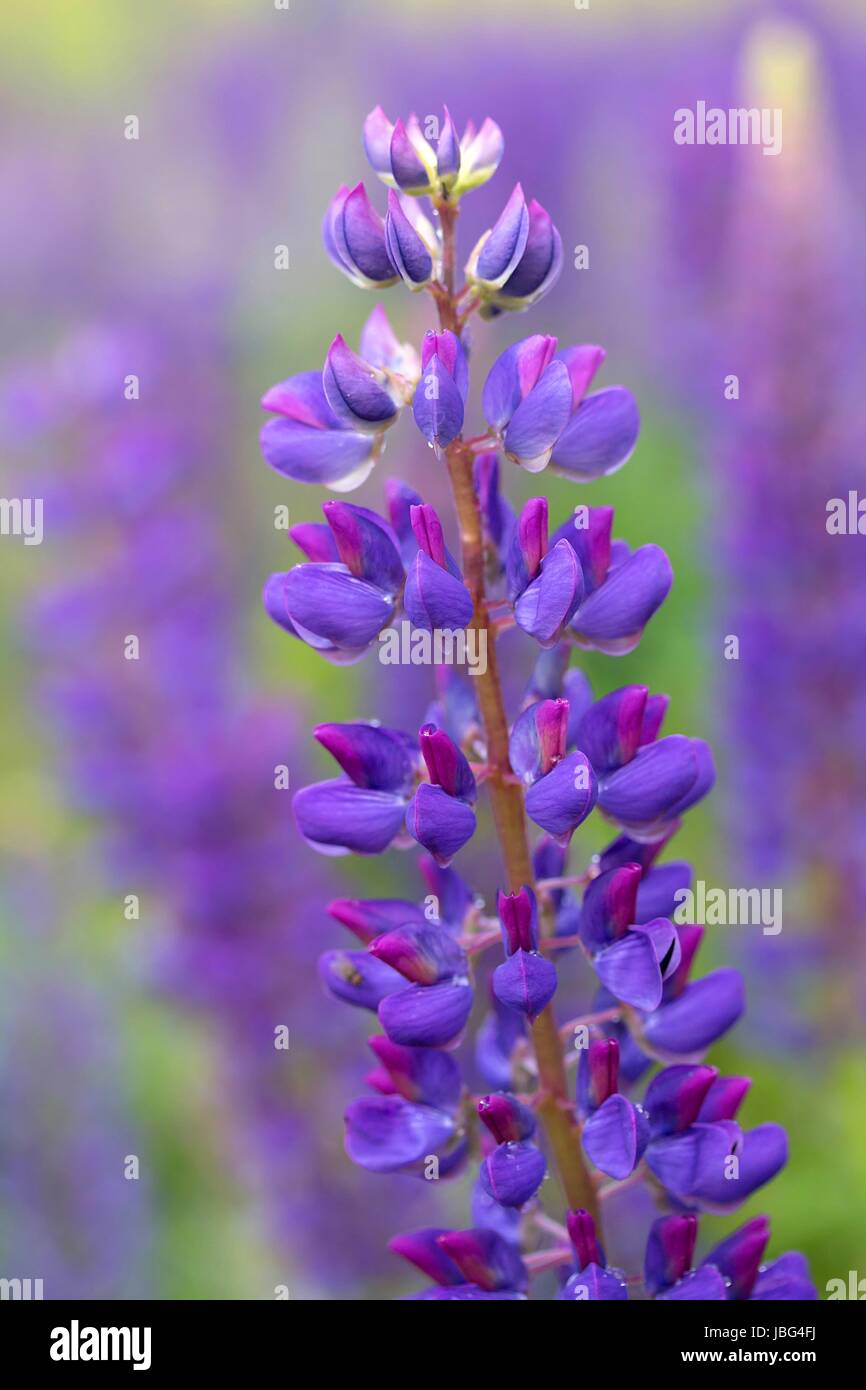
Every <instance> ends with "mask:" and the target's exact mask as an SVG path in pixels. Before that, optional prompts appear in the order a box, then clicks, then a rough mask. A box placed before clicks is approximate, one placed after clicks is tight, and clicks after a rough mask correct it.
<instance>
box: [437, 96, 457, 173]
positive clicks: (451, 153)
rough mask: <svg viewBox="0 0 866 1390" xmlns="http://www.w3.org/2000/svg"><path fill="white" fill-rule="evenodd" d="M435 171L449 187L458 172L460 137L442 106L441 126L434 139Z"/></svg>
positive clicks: (446, 110) (447, 112)
mask: <svg viewBox="0 0 866 1390" xmlns="http://www.w3.org/2000/svg"><path fill="white" fill-rule="evenodd" d="M436 172H437V173H438V175H439V177H440V179H441V180H442V182H443V184H444V185H445V187H446V188H450V187H451V185H452V184H453V183H454V181H455V179H456V178H457V175H458V174H459V172H460V139H459V137H458V135H457V130H456V127H455V125H454V122H453V121H452V119H451V112H450V111H449V110H448V107H447V106H445V107H443V119H442V127H441V129H440V131H439V139H438V140H437V141H436Z"/></svg>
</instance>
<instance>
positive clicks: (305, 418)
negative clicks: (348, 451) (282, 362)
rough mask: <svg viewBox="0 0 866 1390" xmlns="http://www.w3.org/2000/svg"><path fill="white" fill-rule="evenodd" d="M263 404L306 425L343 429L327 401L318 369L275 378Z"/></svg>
mask: <svg viewBox="0 0 866 1390" xmlns="http://www.w3.org/2000/svg"><path fill="white" fill-rule="evenodd" d="M262 406H263V408H264V409H265V410H273V411H276V413H277V414H278V415H284V416H285V417H286V419H287V420H294V422H295V424H298V425H306V426H307V427H308V428H309V429H317V430H335V429H342V425H341V424H340V421H339V420H338V419H337V417H336V415H335V414H334V412H333V411H332V409H331V407H330V406H329V405H328V399H327V396H326V395H325V391H324V387H323V386H322V374H321V372H299V373H298V375H297V376H290V377H289V378H288V379H287V380H286V381H280V382H277V384H276V386H272V387H271V388H270V390H269V391H266V392H265V394H264V395H263V396H262Z"/></svg>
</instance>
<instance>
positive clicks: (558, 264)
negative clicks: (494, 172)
mask: <svg viewBox="0 0 866 1390" xmlns="http://www.w3.org/2000/svg"><path fill="white" fill-rule="evenodd" d="M527 211H528V214H529V228H528V233H527V237H526V244H525V246H524V248H523V254H522V256H521V257H520V260H519V261H518V262H517V264H516V266H515V268H514V270H513V271H512V273H511V275H510V276H509V277H508V279H507V280H506V281H505V283H504V284H503V285H502V286H501V293H500V294H499V295H497V296H495V298H494V302H500V303H501V302H502V301H503V300H518V299H524V300H527V301H528V302H529V303H533V304H534V303H537V302H538V300H539V299H541V298H542V296H543V295H545V294H546V293H547V291H548V290H550V289H552V288H553V286H554V284H555V283H556V280H557V279H558V277H559V274H560V272H561V270H562V240H561V238H560V235H559V232H558V231H557V230H556V227H555V226H554V225H553V220H552V218H551V216H550V214H549V213H548V212H546V211H545V209H544V208H543V207H542V206H541V204H540V203H539V202H536V200H535V199H534V198H533V199H532V201H531V202H530V203H529V206H528V209H527ZM488 244H489V243H485V247H484V250H485V251H486V249H487V245H488ZM482 255H483V253H482ZM479 270H480V260H479ZM575 404H576V403H575Z"/></svg>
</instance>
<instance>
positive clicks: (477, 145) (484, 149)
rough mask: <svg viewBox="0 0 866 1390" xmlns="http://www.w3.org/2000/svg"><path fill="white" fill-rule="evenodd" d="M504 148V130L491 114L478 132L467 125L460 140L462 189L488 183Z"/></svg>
mask: <svg viewBox="0 0 866 1390" xmlns="http://www.w3.org/2000/svg"><path fill="white" fill-rule="evenodd" d="M504 150H505V141H504V139H503V137H502V131H501V130H500V129H499V126H498V125H497V124H496V122H495V121H492V120H491V119H490V117H489V116H487V117H486V118H485V119H484V121H483V123H482V126H481V129H480V130H479V131H478V132H477V133H476V132H475V131H474V130H472V129H471V128H470V127H467V129H466V132H465V134H464V136H463V139H462V140H461V142H460V179H459V188H460V191H461V192H466V191H467V190H468V189H470V188H477V187H478V186H479V184H482V183H486V182H487V180H488V179H489V178H491V177H492V176H493V174H495V173H496V170H497V169H498V167H499V161H500V160H501V159H502V155H503V152H504Z"/></svg>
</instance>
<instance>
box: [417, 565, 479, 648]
mask: <svg viewBox="0 0 866 1390" xmlns="http://www.w3.org/2000/svg"><path fill="white" fill-rule="evenodd" d="M403 607H404V608H405V610H406V613H407V616H408V617H409V619H410V621H411V622H412V624H413V625H414V626H415V627H417V628H422V629H423V630H424V631H425V632H435V631H451V632H453V631H456V630H461V629H463V628H465V627H466V626H467V625H468V624H469V623H470V622H471V621H472V612H473V604H472V595H471V594H470V592H469V590H468V589H467V588H466V585H465V584H464V583H463V582H462V580H460V579H456V578H455V577H454V575H453V574H449V572H448V570H445V569H442V568H441V566H440V565H437V564H436V562H435V561H434V560H431V559H430V556H429V555H426V554H425V553H424V551H423V550H419V551H418V554H417V555H416V556H415V559H414V561H413V562H412V564H411V565H410V566H409V570H408V573H407V575H406V588H405V590H404V592H403Z"/></svg>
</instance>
